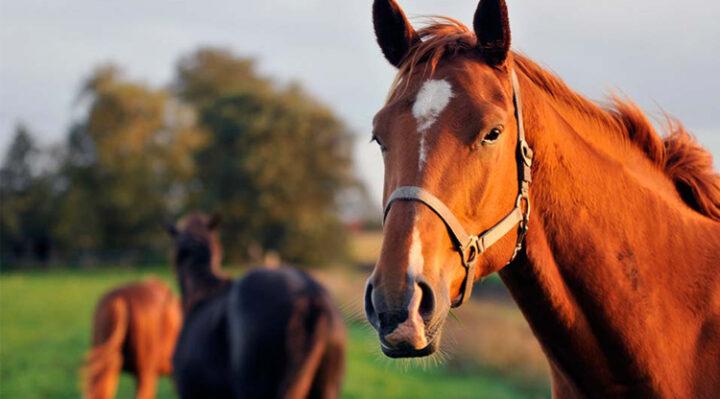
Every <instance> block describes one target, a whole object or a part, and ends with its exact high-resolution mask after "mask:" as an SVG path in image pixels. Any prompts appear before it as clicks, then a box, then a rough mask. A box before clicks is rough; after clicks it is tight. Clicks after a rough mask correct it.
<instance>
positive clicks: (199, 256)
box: [169, 214, 345, 398]
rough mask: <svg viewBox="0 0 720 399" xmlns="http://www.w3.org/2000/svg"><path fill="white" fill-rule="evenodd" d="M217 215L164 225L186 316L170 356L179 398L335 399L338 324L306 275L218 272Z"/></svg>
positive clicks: (340, 361)
mask: <svg viewBox="0 0 720 399" xmlns="http://www.w3.org/2000/svg"><path fill="white" fill-rule="evenodd" d="M218 222H219V218H218V217H217V216H213V217H211V218H207V217H206V216H204V215H201V214H191V215H189V216H187V217H186V218H184V219H183V220H181V221H180V222H179V223H178V226H177V227H175V226H171V227H170V228H169V231H170V234H171V235H172V236H173V237H174V242H175V271H176V273H177V278H178V281H179V283H180V289H181V293H182V298H183V309H184V312H185V322H184V324H183V328H182V332H181V333H180V338H179V339H178V343H177V349H176V350H175V355H174V357H173V365H174V370H175V371H174V379H175V383H176V387H177V390H178V393H179V394H180V397H181V398H306V397H310V398H336V397H338V395H339V393H340V386H341V382H342V375H343V369H344V356H345V330H344V326H343V323H342V320H341V318H340V314H339V312H338V310H337V309H336V307H335V305H334V303H333V301H332V299H331V298H330V296H329V294H328V293H327V292H326V291H325V289H323V287H321V286H320V285H319V284H318V283H317V282H315V281H314V280H313V279H312V278H310V277H309V276H308V275H307V274H305V273H302V272H300V271H298V270H294V269H289V268H280V269H274V270H269V269H257V270H253V271H250V272H248V273H247V274H246V275H245V276H244V277H243V278H241V279H239V280H237V281H234V282H233V281H231V280H230V279H228V278H226V277H222V276H220V275H219V269H220V258H221V256H220V253H219V250H220V245H219V244H218V237H217V233H216V231H215V230H216V227H217V224H218Z"/></svg>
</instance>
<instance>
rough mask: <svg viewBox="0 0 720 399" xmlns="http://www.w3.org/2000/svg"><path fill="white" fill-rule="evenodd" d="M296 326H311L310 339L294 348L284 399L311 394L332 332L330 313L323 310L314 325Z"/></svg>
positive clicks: (293, 398) (304, 396)
mask: <svg viewBox="0 0 720 399" xmlns="http://www.w3.org/2000/svg"><path fill="white" fill-rule="evenodd" d="M303 316H304V315H303ZM296 317H297V315H296ZM298 327H300V328H309V329H310V328H312V334H311V336H310V337H309V338H310V339H309V340H308V341H306V342H304V343H303V344H305V345H298V346H300V347H298V348H294V349H295V353H293V355H294V356H297V357H296V359H295V362H293V364H292V372H291V374H290V375H289V378H288V382H287V384H286V386H287V389H286V391H285V396H284V398H285V399H300V398H307V397H312V396H313V395H310V391H311V389H313V388H314V386H313V385H314V381H315V377H316V374H317V372H318V370H319V369H320V366H321V363H322V361H323V357H324V355H325V352H326V350H327V346H328V341H329V339H330V335H331V333H332V331H331V328H332V325H331V319H330V315H328V314H327V313H325V312H322V313H320V314H319V315H318V317H317V318H316V319H315V323H314V326H298ZM313 327H314V328H313ZM289 333H290V334H292V333H293V332H292V331H289Z"/></svg>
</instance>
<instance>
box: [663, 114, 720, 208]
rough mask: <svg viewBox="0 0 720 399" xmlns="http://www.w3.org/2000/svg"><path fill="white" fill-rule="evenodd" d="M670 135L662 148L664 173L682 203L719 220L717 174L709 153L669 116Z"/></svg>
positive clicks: (719, 196) (719, 206)
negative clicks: (669, 179)
mask: <svg viewBox="0 0 720 399" xmlns="http://www.w3.org/2000/svg"><path fill="white" fill-rule="evenodd" d="M668 125H669V126H670V129H669V130H670V131H671V133H670V135H669V136H667V137H666V138H665V139H664V140H663V142H664V145H665V165H664V166H665V171H666V173H667V174H668V176H670V178H671V179H672V180H673V183H675V187H676V188H677V190H678V193H680V196H681V197H682V198H683V200H684V201H685V203H687V204H688V205H690V207H692V208H693V209H695V210H696V211H698V212H700V213H701V214H703V215H705V216H707V217H709V218H710V219H713V220H716V221H720V175H718V174H717V173H716V172H715V171H714V170H713V159H712V155H710V152H709V151H708V150H706V149H705V148H703V147H702V146H700V144H698V142H697V141H696V140H695V138H693V136H692V135H690V133H688V132H687V131H686V130H685V128H684V127H683V126H682V124H680V123H679V122H677V121H674V120H673V119H671V118H669V117H668Z"/></svg>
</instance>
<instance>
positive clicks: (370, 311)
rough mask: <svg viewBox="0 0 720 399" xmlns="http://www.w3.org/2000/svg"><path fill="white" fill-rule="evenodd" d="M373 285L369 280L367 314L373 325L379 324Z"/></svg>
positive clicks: (366, 290)
mask: <svg viewBox="0 0 720 399" xmlns="http://www.w3.org/2000/svg"><path fill="white" fill-rule="evenodd" d="M372 291H373V285H372V283H370V282H368V283H367V286H366V287H365V316H366V317H367V319H368V321H369V322H370V324H372V325H376V324H377V313H376V312H375V306H374V305H373V301H372Z"/></svg>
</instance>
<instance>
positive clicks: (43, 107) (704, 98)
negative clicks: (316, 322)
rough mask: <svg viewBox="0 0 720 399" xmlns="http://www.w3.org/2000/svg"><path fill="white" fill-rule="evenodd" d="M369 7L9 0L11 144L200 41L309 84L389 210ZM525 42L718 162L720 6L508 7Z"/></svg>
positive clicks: (564, 1) (516, 41)
mask: <svg viewBox="0 0 720 399" xmlns="http://www.w3.org/2000/svg"><path fill="white" fill-rule="evenodd" d="M399 2H400V5H401V6H402V7H403V9H404V10H405V12H406V13H407V14H408V16H410V17H420V16H423V15H444V16H450V17H453V18H456V19H459V20H461V21H462V22H464V23H466V24H468V25H469V26H471V21H472V16H473V13H474V11H475V8H476V6H477V2H476V1H473V0H445V1H437V0H435V1H433V0H400V1H399ZM371 4H372V2H371V1H369V0H368V1H361V0H302V1H299V0H264V1H241V0H234V1H229V0H204V1H175V0H123V1H121V2H109V1H97V0H95V1H93V0H73V1H69V0H52V1H49V0H42V1H40V0H12V1H11V0H0V152H1V153H4V152H5V149H6V148H7V145H8V142H9V141H10V139H11V137H12V133H13V130H14V126H15V125H16V124H17V123H18V122H19V121H22V122H24V123H25V124H26V125H27V126H28V127H29V128H30V129H31V130H32V131H33V132H35V133H36V134H37V135H38V136H39V138H40V141H41V143H43V144H50V143H53V142H58V141H60V140H62V139H63V138H64V136H65V133H66V132H67V128H68V126H69V125H70V123H71V121H72V120H73V118H76V117H77V115H78V114H80V113H81V112H82V111H83V110H82V109H79V108H80V106H78V105H77V104H74V99H75V96H76V95H77V92H78V89H79V86H80V83H81V81H82V79H83V78H84V77H85V76H87V75H88V74H89V73H90V72H91V71H92V70H93V68H94V67H95V66H97V65H98V64H101V63H105V62H108V61H112V62H114V63H117V64H119V65H121V66H122V67H123V68H124V70H125V71H126V72H127V75H128V76H129V77H130V78H133V79H138V80H140V81H143V82H146V83H148V84H151V85H153V86H157V87H160V86H163V85H166V84H168V82H170V81H171V80H172V78H173V74H174V67H175V63H176V61H177V60H178V58H179V57H180V56H181V55H183V54H187V53H189V52H191V51H192V50H194V49H196V48H197V47H198V46H201V45H212V46H221V47H225V48H228V49H231V50H233V51H234V52H235V53H236V54H238V55H243V56H251V57H254V58H256V59H257V60H258V62H259V66H260V70H261V72H262V73H263V74H265V75H268V76H272V77H274V78H275V79H277V80H278V81H280V82H288V81H291V80H294V81H300V82H301V83H302V84H303V85H304V86H305V87H306V88H307V89H308V90H309V91H310V92H311V93H313V94H315V95H316V96H317V97H318V98H320V99H321V100H322V101H323V102H324V103H326V104H327V105H329V106H331V107H332V108H333V109H335V110H336V111H337V112H338V113H339V115H340V116H341V117H342V118H343V119H344V120H345V121H346V122H347V123H348V125H349V126H350V128H351V129H352V130H353V131H354V132H355V133H356V135H357V137H358V138H357V146H356V154H355V155H356V166H357V169H358V172H359V173H360V175H361V176H362V177H363V178H364V179H365V181H366V182H367V184H368V187H369V188H370V191H371V193H372V194H373V199H374V200H375V201H376V202H377V205H378V206H379V204H380V192H381V189H382V157H381V155H380V152H379V150H378V149H377V148H376V146H375V145H374V144H370V143H369V142H368V141H369V138H370V131H371V121H372V117H373V115H374V114H375V112H377V111H378V110H379V109H380V108H381V107H382V103H383V100H384V98H385V95H386V92H387V90H388V88H389V86H390V83H391V81H392V79H393V76H394V69H393V68H392V67H391V66H390V65H389V64H388V63H387V62H386V61H385V59H384V58H383V56H382V54H381V52H380V50H379V48H378V47H377V45H376V43H375V37H374V33H373V30H372V21H371ZM509 8H510V24H511V28H512V35H513V47H514V49H516V50H519V51H522V52H523V53H525V54H526V55H528V56H530V57H531V58H532V59H534V60H535V61H537V62H539V63H540V64H542V65H545V66H547V67H548V68H550V69H551V70H553V71H555V72H556V73H557V74H558V75H560V76H561V77H562V78H563V79H564V80H565V81H566V82H567V83H568V85H569V86H570V87H572V88H574V89H576V90H578V91H579V92H580V93H582V94H584V95H586V96H587V97H589V98H591V99H596V100H603V98H604V95H605V94H607V93H608V92H610V91H618V92H620V93H624V94H626V95H627V96H629V97H630V98H632V99H633V100H634V101H636V102H637V103H638V104H639V105H640V106H641V107H643V109H645V110H646V111H647V112H648V114H649V115H650V116H651V117H660V115H661V111H663V110H664V111H666V112H668V113H670V114H671V115H674V116H676V117H677V118H679V119H680V120H681V121H682V122H683V123H684V124H685V126H686V127H687V128H688V129H689V130H690V131H692V132H694V133H695V135H696V136H697V138H698V140H699V141H700V142H701V143H702V144H704V145H705V146H706V147H707V148H709V149H710V150H711V152H712V153H713V155H714V157H715V165H716V167H718V166H720V162H719V161H720V99H718V96H720V94H719V93H720V74H719V72H720V24H719V23H718V22H717V21H719V20H720V2H717V1H710V0H686V1H684V2H678V1H676V0H672V1H671V0H634V1H626V0H604V1H597V2H585V1H582V2H581V1H575V0H545V1H520V0H514V1H510V2H509Z"/></svg>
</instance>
